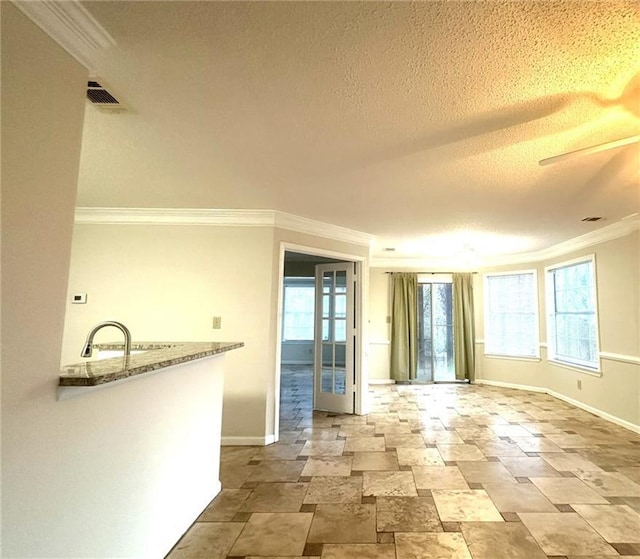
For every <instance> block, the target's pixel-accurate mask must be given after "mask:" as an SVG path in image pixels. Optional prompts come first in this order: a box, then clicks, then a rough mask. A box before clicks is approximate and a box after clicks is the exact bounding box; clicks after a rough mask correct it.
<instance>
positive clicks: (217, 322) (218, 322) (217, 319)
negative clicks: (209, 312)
mask: <svg viewBox="0 0 640 559" xmlns="http://www.w3.org/2000/svg"><path fill="white" fill-rule="evenodd" d="M220 328H222V317H221V316H214V317H213V329H214V330H220Z"/></svg>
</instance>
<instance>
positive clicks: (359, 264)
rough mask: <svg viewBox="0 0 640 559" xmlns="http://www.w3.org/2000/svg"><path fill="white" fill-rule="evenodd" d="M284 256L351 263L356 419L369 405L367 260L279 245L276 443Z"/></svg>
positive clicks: (308, 248)
mask: <svg viewBox="0 0 640 559" xmlns="http://www.w3.org/2000/svg"><path fill="white" fill-rule="evenodd" d="M285 252H299V253H301V254H309V255H312V256H323V257H325V258H336V259H339V260H344V261H347V262H354V264H355V273H356V276H357V278H358V281H357V282H356V293H355V298H356V309H357V312H356V332H357V335H356V346H355V348H354V356H355V359H356V380H355V386H356V398H355V409H354V412H355V414H356V415H365V414H367V413H369V409H368V408H369V404H368V398H367V390H368V384H369V374H368V368H367V356H368V353H369V352H368V351H367V344H366V343H365V339H366V336H367V324H368V316H369V312H368V293H369V259H368V257H367V256H359V255H355V254H347V253H342V252H336V251H332V250H325V249H321V248H317V247H310V246H304V245H298V244H295V243H288V242H286V241H280V255H279V260H278V303H277V304H278V314H277V322H276V324H277V332H276V351H275V367H274V369H275V383H274V398H275V402H274V406H273V410H274V414H275V417H274V418H273V425H274V440H275V441H276V442H277V441H278V439H279V437H280V435H279V433H280V365H281V363H280V361H281V352H282V304H283V294H284V260H285Z"/></svg>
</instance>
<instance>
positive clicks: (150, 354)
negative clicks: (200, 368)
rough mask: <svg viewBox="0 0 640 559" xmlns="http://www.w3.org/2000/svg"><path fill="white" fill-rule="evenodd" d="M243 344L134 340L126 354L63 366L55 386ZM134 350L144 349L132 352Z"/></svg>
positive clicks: (90, 382)
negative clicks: (126, 355) (126, 356)
mask: <svg viewBox="0 0 640 559" xmlns="http://www.w3.org/2000/svg"><path fill="white" fill-rule="evenodd" d="M243 346H244V343H243V342H134V343H132V344H131V352H132V354H131V355H130V356H129V357H128V358H125V357H123V356H120V357H111V358H108V359H100V360H93V361H85V362H84V363H75V364H73V365H67V366H65V367H63V368H62V370H61V371H60V382H59V386H96V385H99V384H106V383H109V382H114V381H116V380H121V379H125V378H129V377H133V376H136V375H142V374H144V373H148V372H151V371H156V370H158V369H163V368H166V367H171V366H172V365H177V364H179V363H185V362H187V361H193V360H195V359H202V358H204V357H211V356H212V355H216V354H218V353H224V352H226V351H231V350H232V349H237V348H240V347H243ZM93 347H94V350H98V351H99V350H120V351H122V348H123V344H122V343H119V344H118V343H114V344H95V345H94V346H93ZM136 351H140V352H144V353H137V354H136V353H134V352H136Z"/></svg>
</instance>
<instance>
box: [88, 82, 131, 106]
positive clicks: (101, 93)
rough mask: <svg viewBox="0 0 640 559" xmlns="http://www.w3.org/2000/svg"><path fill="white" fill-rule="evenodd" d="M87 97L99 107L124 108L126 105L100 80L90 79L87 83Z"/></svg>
mask: <svg viewBox="0 0 640 559" xmlns="http://www.w3.org/2000/svg"><path fill="white" fill-rule="evenodd" d="M87 99H88V100H89V102H90V103H91V104H92V105H93V106H94V107H98V108H99V109H107V110H111V111H113V110H121V111H122V110H124V109H125V107H124V105H123V104H122V103H121V102H120V101H118V99H116V97H115V96H114V95H113V93H111V92H109V91H108V90H107V88H106V87H104V85H102V84H101V83H100V82H97V81H93V80H90V81H89V82H88V83H87Z"/></svg>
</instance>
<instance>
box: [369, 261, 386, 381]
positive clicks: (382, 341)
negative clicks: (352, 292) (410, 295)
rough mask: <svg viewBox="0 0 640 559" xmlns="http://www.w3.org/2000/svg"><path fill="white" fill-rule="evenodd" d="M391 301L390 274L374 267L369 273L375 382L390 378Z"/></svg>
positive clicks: (371, 361) (371, 372) (371, 358)
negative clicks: (388, 320) (389, 319)
mask: <svg viewBox="0 0 640 559" xmlns="http://www.w3.org/2000/svg"><path fill="white" fill-rule="evenodd" d="M389 301H390V299H389V275H388V274H387V272H386V271H384V270H381V269H380V268H372V269H371V273H370V274H369V379H370V380H373V381H374V382H375V381H380V380H389V378H390V376H389V358H390V356H389V349H390V346H389V339H390V336H391V324H390V323H388V322H387V317H388V316H391V309H390V308H389V304H390V302H389Z"/></svg>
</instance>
